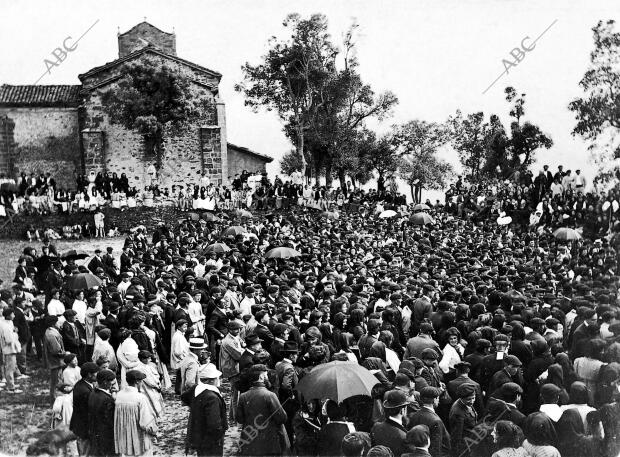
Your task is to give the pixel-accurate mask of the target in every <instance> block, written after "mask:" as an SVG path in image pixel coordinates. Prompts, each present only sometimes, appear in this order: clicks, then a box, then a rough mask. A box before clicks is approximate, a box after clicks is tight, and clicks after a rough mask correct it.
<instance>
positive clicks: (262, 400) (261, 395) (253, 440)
mask: <svg viewBox="0 0 620 457" xmlns="http://www.w3.org/2000/svg"><path fill="white" fill-rule="evenodd" d="M268 371H269V369H268V368H267V366H266V365H263V364H257V365H254V366H253V367H252V368H250V371H249V381H250V383H251V385H252V387H251V388H250V390H248V391H247V392H244V393H242V394H241V395H240V396H239V404H238V405H237V412H236V417H237V422H239V424H241V430H242V431H241V436H240V438H239V454H240V455H281V454H282V453H283V452H284V451H285V449H286V446H285V445H284V440H283V439H282V438H283V437H282V436H281V433H282V424H284V423H286V419H287V416H286V412H284V409H282V405H281V404H280V401H279V400H278V397H277V396H276V394H274V393H273V392H271V391H270V390H269V389H267V387H266V386H267V384H268V382H269V380H268ZM258 427H260V431H259V430H258Z"/></svg>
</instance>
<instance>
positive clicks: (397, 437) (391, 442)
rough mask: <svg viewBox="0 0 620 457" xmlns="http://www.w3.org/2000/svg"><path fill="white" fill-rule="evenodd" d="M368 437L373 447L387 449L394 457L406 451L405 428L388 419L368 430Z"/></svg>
mask: <svg viewBox="0 0 620 457" xmlns="http://www.w3.org/2000/svg"><path fill="white" fill-rule="evenodd" d="M370 435H371V437H372V445H373V446H386V447H389V448H390V449H391V450H392V452H393V453H394V455H395V456H396V455H401V454H402V453H403V452H405V451H406V450H407V449H406V446H405V438H406V437H407V431H406V430H405V427H403V426H402V425H401V424H399V423H398V422H394V421H393V420H392V419H389V418H388V419H386V420H385V421H383V422H377V423H375V425H373V426H372V429H371V430H370Z"/></svg>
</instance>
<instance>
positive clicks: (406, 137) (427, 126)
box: [392, 120, 454, 199]
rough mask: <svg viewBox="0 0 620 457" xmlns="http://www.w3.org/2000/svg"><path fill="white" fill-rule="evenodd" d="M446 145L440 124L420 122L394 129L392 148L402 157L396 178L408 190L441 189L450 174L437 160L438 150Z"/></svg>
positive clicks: (446, 165)
mask: <svg viewBox="0 0 620 457" xmlns="http://www.w3.org/2000/svg"><path fill="white" fill-rule="evenodd" d="M448 141H450V132H449V130H448V129H447V128H446V127H445V126H444V125H441V124H436V123H434V122H426V121H420V120H413V121H409V122H407V123H406V124H403V125H401V126H396V127H395V128H394V134H393V136H392V144H393V147H394V148H395V149H396V151H398V152H399V153H400V154H401V156H402V157H403V163H402V164H401V166H400V171H399V174H400V176H401V178H402V179H404V180H405V181H406V182H407V184H409V186H410V188H411V196H412V197H413V198H414V199H415V195H414V189H415V187H416V186H420V187H421V188H422V189H425V188H426V189H443V188H444V187H445V186H446V185H447V183H448V180H449V179H450V178H451V177H452V175H453V174H454V170H453V168H452V165H450V164H449V163H448V162H446V161H445V160H442V159H440V158H439V157H437V152H438V150H439V148H441V147H442V146H444V145H445V144H446V143H447V142H448Z"/></svg>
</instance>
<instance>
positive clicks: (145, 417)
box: [114, 370, 158, 456]
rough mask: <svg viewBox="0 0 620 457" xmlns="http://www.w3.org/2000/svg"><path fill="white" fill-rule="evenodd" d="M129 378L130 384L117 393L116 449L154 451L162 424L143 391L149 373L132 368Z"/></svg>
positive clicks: (132, 453)
mask: <svg viewBox="0 0 620 457" xmlns="http://www.w3.org/2000/svg"><path fill="white" fill-rule="evenodd" d="M125 378H126V380H127V385H126V386H125V387H123V388H122V389H121V390H120V392H118V394H117V395H116V409H115V410H114V440H115V451H116V453H117V454H123V455H126V456H141V455H145V454H151V453H152V452H153V437H154V436H155V434H156V433H157V430H158V427H157V422H156V418H155V415H154V414H153V413H152V410H151V407H150V405H149V401H148V399H147V398H146V396H145V395H144V394H143V393H141V392H140V388H141V384H142V382H143V380H144V378H146V375H145V374H144V373H142V372H141V371H139V370H129V371H128V372H127V374H126V376H125Z"/></svg>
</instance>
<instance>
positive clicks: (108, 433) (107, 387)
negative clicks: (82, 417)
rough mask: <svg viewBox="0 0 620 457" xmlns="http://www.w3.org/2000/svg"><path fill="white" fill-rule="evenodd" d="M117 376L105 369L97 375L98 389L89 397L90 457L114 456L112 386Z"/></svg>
mask: <svg viewBox="0 0 620 457" xmlns="http://www.w3.org/2000/svg"><path fill="white" fill-rule="evenodd" d="M115 381H116V375H115V374H114V372H113V371H112V370H108V369H107V368H104V369H103V370H100V371H99V372H98V373H97V387H96V388H95V389H94V390H93V391H92V392H91V394H90V396H89V397H88V436H89V439H90V451H89V452H90V455H93V456H108V455H114V454H115V451H114V408H115V402H114V397H112V385H113V384H114V382H115Z"/></svg>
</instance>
